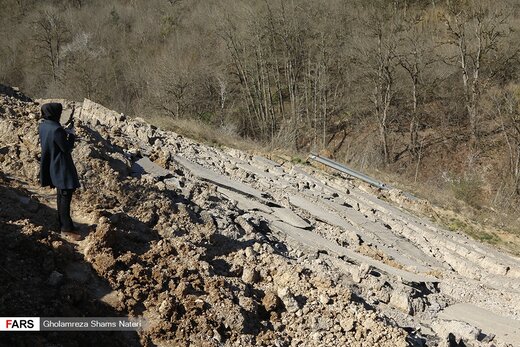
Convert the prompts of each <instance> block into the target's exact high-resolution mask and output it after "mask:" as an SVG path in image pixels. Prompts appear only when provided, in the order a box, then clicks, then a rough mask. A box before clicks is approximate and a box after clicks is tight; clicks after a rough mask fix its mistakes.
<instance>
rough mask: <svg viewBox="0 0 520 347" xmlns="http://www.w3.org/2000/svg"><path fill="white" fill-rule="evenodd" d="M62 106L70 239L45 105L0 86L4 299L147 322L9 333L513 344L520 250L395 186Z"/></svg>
mask: <svg viewBox="0 0 520 347" xmlns="http://www.w3.org/2000/svg"><path fill="white" fill-rule="evenodd" d="M6 91H7V92H8V94H9V95H8V94H6ZM41 102H43V101H41ZM62 102H63V103H64V104H65V106H69V107H70V105H72V104H75V106H76V108H77V110H78V111H77V114H76V116H77V118H78V119H77V122H76V126H77V130H78V135H79V136H80V141H79V142H78V143H77V146H76V148H75V150H74V152H73V156H74V159H75V161H76V163H77V167H78V172H79V173H80V176H81V179H82V186H83V187H82V189H80V190H79V192H78V194H77V196H76V197H75V199H74V201H73V211H74V212H73V218H74V219H75V221H76V222H77V223H79V224H80V225H81V230H82V233H83V234H84V235H85V239H84V240H83V241H79V242H77V243H75V242H70V241H67V240H65V239H62V238H61V236H60V235H59V233H56V232H55V231H54V228H53V222H54V217H53V216H54V213H55V205H54V196H53V191H51V190H48V189H42V188H40V187H38V182H37V172H38V155H39V148H38V140H37V124H38V118H39V113H38V105H37V104H36V103H34V102H32V101H30V99H28V98H26V97H23V95H21V93H19V92H14V91H13V90H12V89H5V90H4V91H3V94H2V95H1V96H0V168H1V174H0V185H1V188H0V189H1V190H0V196H1V199H0V223H1V230H2V232H1V234H0V238H1V240H2V243H1V244H2V245H5V251H4V252H2V255H1V264H2V266H1V268H2V272H0V283H1V284H0V287H1V288H2V293H4V294H3V295H2V296H1V299H0V311H1V312H2V313H3V314H4V315H5V316H8V315H17V316H22V315H26V316H43V315H45V316H83V315H85V316H108V315H110V316H114V315H129V316H143V317H146V318H147V319H148V320H149V322H150V326H149V327H148V329H147V330H145V331H143V332H141V333H139V334H134V335H126V334H95V335H93V334H88V333H87V332H83V333H67V335H65V334H57V333H54V334H40V335H22V334H17V335H8V334H4V335H2V336H1V337H0V339H1V340H2V342H4V343H6V344H9V345H34V343H35V342H38V343H39V344H41V345H51V344H52V345H53V346H56V345H59V346H82V345H87V343H89V344H90V343H91V341H93V340H92V339H96V340H94V341H95V342H97V344H98V345H101V344H106V343H110V344H111V345H121V346H123V345H125V346H128V345H136V346H138V345H142V346H154V345H157V346H171V345H174V346H179V345H185V346H189V345H195V346H222V345H223V346H234V345H240V346H273V345H274V346H297V345H305V346H338V345H348V346H366V345H371V346H376V345H377V346H408V345H410V346H456V345H465V346H514V345H515V344H516V343H517V341H518V339H519V338H520V316H519V312H520V310H519V308H520V295H518V293H519V291H520V270H519V269H520V266H519V265H520V259H518V258H515V257H513V256H511V255H508V254H505V253H502V252H500V251H497V250H495V249H493V248H491V247H490V246H486V245H483V244H480V243H478V242H476V241H474V240H471V239H469V238H468V237H467V236H465V235H463V234H461V233H456V232H451V231H447V230H444V229H442V228H440V227H439V226H437V225H434V224H432V223H431V222H430V221H428V220H426V219H424V218H422V217H418V216H414V215H412V214H410V213H409V212H406V210H405V209H404V208H403V207H406V206H409V205H410V204H411V202H410V201H407V199H406V198H405V197H403V196H402V195H400V194H399V192H398V191H395V192H394V193H393V198H392V197H391V196H382V195H381V192H377V191H374V190H373V189H372V188H370V187H368V186H365V185H364V184H363V183H360V182H357V181H353V180H351V179H349V178H347V177H342V176H338V175H331V174H329V173H327V172H325V171H321V170H319V169H317V168H313V167H310V166H307V165H299V164H292V163H290V162H283V163H282V162H275V161H272V160H269V159H266V158H264V157H261V156H253V155H250V154H248V153H245V152H242V151H240V150H236V149H232V148H226V147H222V148H215V147H210V146H207V145H203V144H201V143H197V142H195V141H193V140H190V139H188V138H185V137H183V136H181V135H179V134H176V133H173V132H168V131H163V130H161V129H158V128H155V127H153V126H150V125H149V124H147V123H146V122H144V121H143V120H141V119H138V118H137V119H131V118H127V117H125V116H124V115H123V114H120V113H117V112H114V111H110V110H109V109H106V108H105V107H103V106H101V105H99V104H96V103H94V102H92V101H90V100H87V99H86V100H84V101H83V102H82V103H79V102H73V101H66V100H63V101H62ZM392 200H393V202H392ZM399 202H400V203H399ZM414 203H421V202H414ZM22 260H23V261H22ZM86 341H88V342H86ZM457 343H458V344H457Z"/></svg>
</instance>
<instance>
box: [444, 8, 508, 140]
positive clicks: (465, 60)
mask: <svg viewBox="0 0 520 347" xmlns="http://www.w3.org/2000/svg"><path fill="white" fill-rule="evenodd" d="M507 19H508V16H507V15H506V14H504V13H503V12H502V11H500V10H496V9H493V4H490V3H488V2H485V1H482V0H474V1H468V2H462V1H448V6H447V12H446V13H445V15H444V23H445V25H446V30H447V43H448V44H450V45H452V46H454V47H455V48H456V50H457V55H456V61H457V62H458V64H459V67H460V72H461V75H462V86H463V94H464V104H465V108H466V111H467V115H468V120H469V129H470V139H471V143H472V144H473V145H476V144H477V140H478V112H479V110H478V106H479V96H480V93H481V91H480V87H481V80H482V71H483V70H484V69H485V66H484V64H486V62H487V59H488V58H490V56H491V55H492V53H493V52H496V51H497V48H498V43H499V42H500V40H501V39H502V38H503V37H504V35H505V34H506V29H507V28H506V24H507Z"/></svg>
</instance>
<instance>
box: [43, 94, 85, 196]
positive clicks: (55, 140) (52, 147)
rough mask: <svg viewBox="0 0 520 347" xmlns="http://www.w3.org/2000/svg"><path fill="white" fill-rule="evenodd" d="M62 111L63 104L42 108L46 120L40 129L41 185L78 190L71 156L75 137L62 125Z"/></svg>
mask: <svg viewBox="0 0 520 347" xmlns="http://www.w3.org/2000/svg"><path fill="white" fill-rule="evenodd" d="M57 105H59V106H57ZM61 109H62V107H61V104H45V105H43V106H42V115H43V117H44V118H45V120H44V121H43V122H42V123H41V124H40V126H39V129H38V130H39V135H40V144H41V148H42V155H41V161H40V183H41V185H42V187H46V186H51V187H56V188H59V189H76V188H79V187H80V184H79V179H78V172H77V171H76V167H75V166H74V162H73V160H72V155H71V152H72V148H74V140H75V137H74V135H73V134H68V133H67V132H66V131H65V129H63V127H62V126H61V125H60V123H59V119H60V115H61Z"/></svg>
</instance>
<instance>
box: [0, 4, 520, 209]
mask: <svg viewBox="0 0 520 347" xmlns="http://www.w3.org/2000/svg"><path fill="white" fill-rule="evenodd" d="M0 8H1V9H2V11H0V18H1V20H2V26H1V28H0V31H1V33H0V40H1V43H0V62H1V64H0V83H4V84H8V85H11V86H16V87H19V88H20V89H21V90H22V91H24V92H25V93H27V94H28V95H29V96H31V97H34V98H36V97H53V98H58V97H59V98H68V99H74V100H82V99H83V98H89V99H92V100H94V101H96V102H99V103H102V104H104V105H106V106H107V107H110V108H112V109H115V110H117V111H119V112H123V113H125V114H128V115H130V116H142V117H143V118H145V119H146V118H148V117H152V116H153V117H154V118H156V119H157V118H159V119H160V118H163V119H168V120H169V121H170V122H176V121H179V122H180V121H181V120H184V121H186V120H190V121H193V122H196V123H194V124H203V125H204V126H208V127H210V128H211V129H215V131H218V134H221V136H227V134H229V136H231V135H233V136H239V137H242V138H244V139H247V140H248V141H249V140H250V141H254V142H255V143H258V144H259V145H260V146H262V147H263V148H265V149H266V150H273V149H284V150H287V151H291V153H303V154H304V153H308V152H309V151H315V152H320V153H324V154H326V155H327V156H330V157H333V158H335V159H336V160H338V161H341V162H344V163H348V164H351V165H353V166H354V167H356V168H359V169H363V170H367V171H368V172H375V170H379V172H385V173H388V174H390V175H394V176H393V177H395V176H398V177H400V179H401V180H403V181H407V182H413V183H417V184H422V185H423V186H429V187H438V188H439V189H441V190H442V189H447V190H448V191H450V192H451V193H450V194H453V195H454V196H455V197H456V198H457V199H460V200H462V201H465V202H466V203H467V204H469V205H470V206H473V207H474V208H476V209H482V208H487V209H491V210H494V211H496V210H501V211H508V212H511V214H512V215H514V212H517V211H518V205H519V204H518V202H519V201H520V80H519V73H520V61H519V59H520V54H519V49H520V16H519V14H520V2H518V1H514V0H495V1H490V0H446V1H440V0H373V1H365V0H326V1H325V0H320V1H316V0H249V1H245V0H148V1H138V0H114V1H101V0H75V1H65V0H0ZM442 191H443V190H442Z"/></svg>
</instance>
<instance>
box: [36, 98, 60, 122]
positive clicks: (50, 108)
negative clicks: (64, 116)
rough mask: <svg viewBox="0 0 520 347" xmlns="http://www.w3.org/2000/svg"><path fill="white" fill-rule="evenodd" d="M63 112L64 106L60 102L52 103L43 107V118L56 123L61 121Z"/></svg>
mask: <svg viewBox="0 0 520 347" xmlns="http://www.w3.org/2000/svg"><path fill="white" fill-rule="evenodd" d="M61 111H63V106H62V105H61V104H60V103H58V102H51V103H48V104H43V105H42V107H41V112H42V117H43V118H45V119H48V120H52V121H55V122H58V123H59V121H60V117H61Z"/></svg>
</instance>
